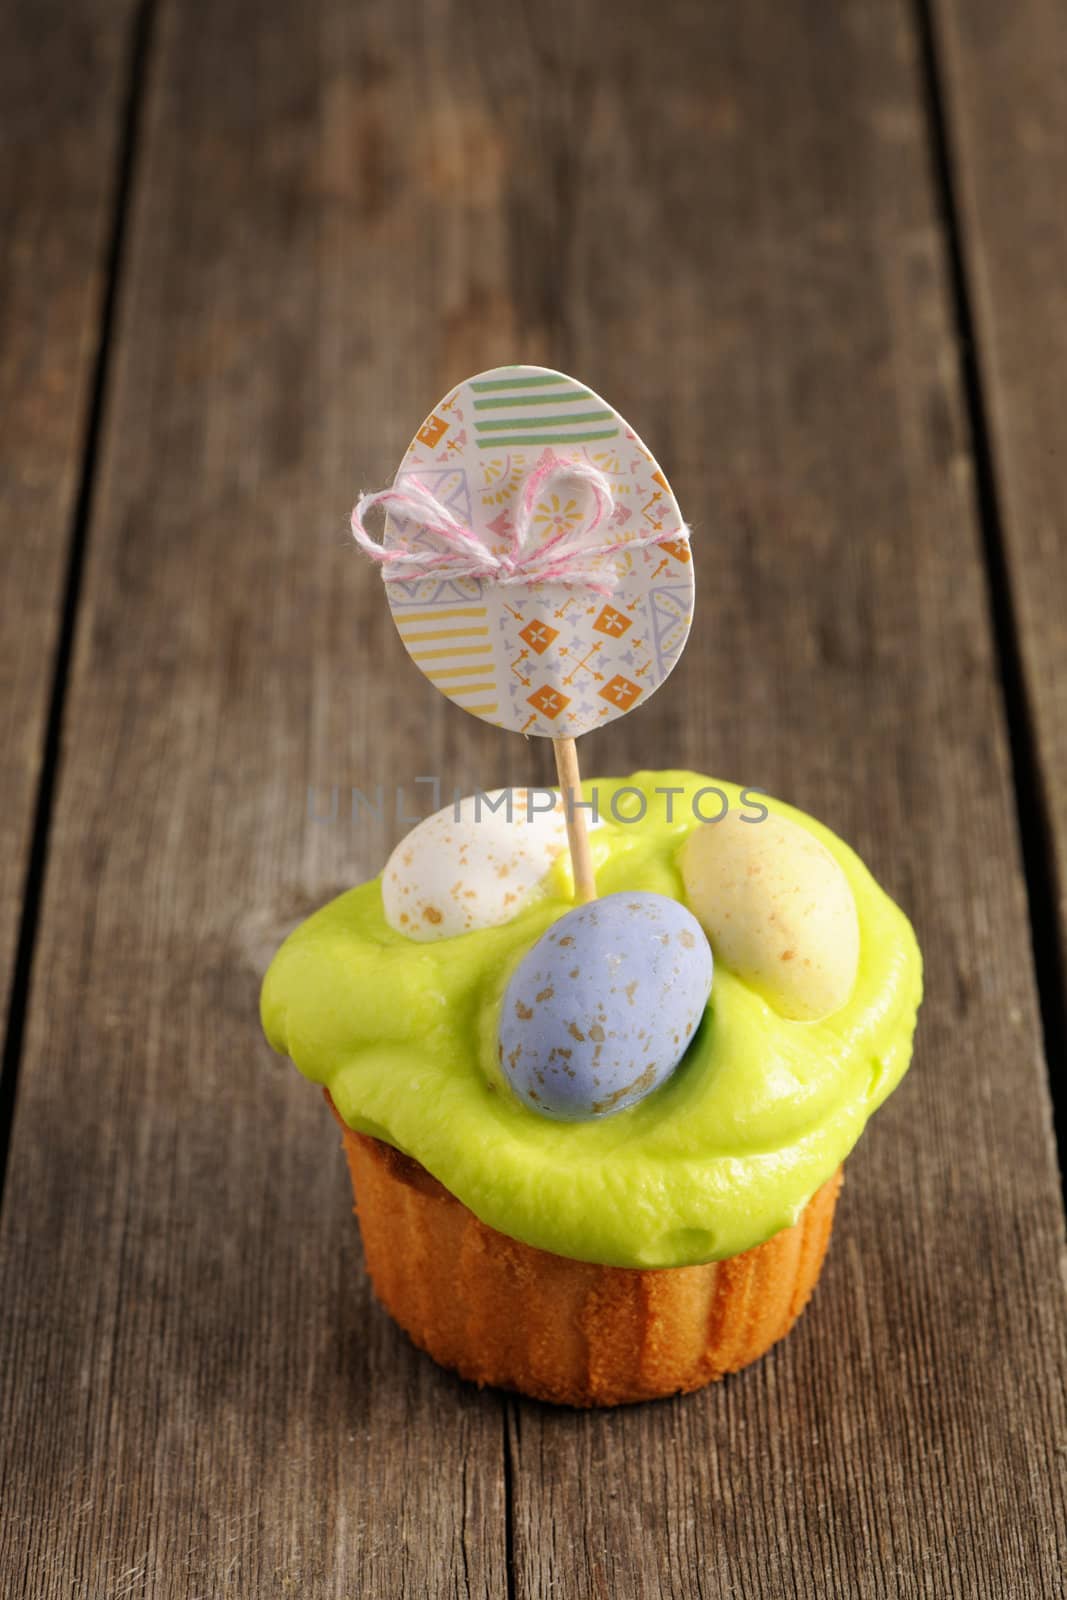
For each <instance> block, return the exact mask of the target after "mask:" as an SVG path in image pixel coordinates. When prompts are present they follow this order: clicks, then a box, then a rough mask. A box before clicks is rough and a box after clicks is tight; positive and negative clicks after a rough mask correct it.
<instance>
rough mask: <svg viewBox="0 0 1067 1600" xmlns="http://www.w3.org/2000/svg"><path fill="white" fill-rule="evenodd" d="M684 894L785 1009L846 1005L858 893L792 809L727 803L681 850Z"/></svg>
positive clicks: (762, 990) (734, 959)
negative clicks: (755, 809) (742, 808)
mask: <svg viewBox="0 0 1067 1600" xmlns="http://www.w3.org/2000/svg"><path fill="white" fill-rule="evenodd" d="M679 865H680V866H681V869H682V878H683V880H684V882H685V895H686V899H687V900H688V901H689V904H690V905H691V906H692V908H693V910H694V911H695V912H696V915H697V916H698V917H699V918H700V922H701V925H702V926H703V928H704V931H705V932H706V933H707V935H708V938H709V939H710V940H711V943H712V948H713V949H714V951H715V956H716V959H717V960H720V961H722V962H723V963H724V964H725V965H726V966H727V967H729V968H730V969H731V971H733V972H736V973H737V976H738V977H739V978H740V979H741V980H742V982H744V983H747V984H748V985H749V986H750V987H751V988H753V989H755V990H756V992H757V994H759V995H761V996H762V997H763V999H764V1000H766V1001H767V1002H768V1003H769V1004H770V1005H772V1006H773V1007H774V1009H775V1010H776V1011H778V1012H779V1013H780V1015H782V1016H783V1017H788V1018H790V1019H791V1020H793V1021H798V1022H818V1021H819V1020H820V1019H821V1018H823V1017H828V1016H831V1015H832V1014H833V1012H835V1011H838V1010H840V1008H841V1007H842V1006H843V1005H844V1004H845V1001H846V1000H847V999H848V997H849V995H850V994H851V993H852V990H853V987H854V985H855V982H856V972H857V969H858V967H859V954H860V931H859V921H858V919H857V916H856V901H855V898H854V896H853V893H852V888H851V885H850V884H849V881H848V879H847V878H846V876H845V873H844V870H843V868H842V867H841V866H840V865H839V864H838V862H837V861H835V859H834V857H833V856H832V855H831V854H830V852H829V850H828V849H827V848H826V846H825V845H824V844H823V843H822V842H821V841H820V840H819V839H816V837H815V835H814V834H812V833H809V832H808V830H807V828H802V827H801V826H800V824H799V823H797V822H793V821H792V820H791V819H790V818H789V817H780V816H776V815H775V814H774V813H773V812H772V813H771V814H770V815H769V816H767V817H765V818H764V819H763V821H762V822H752V821H745V819H744V816H743V815H742V814H741V813H739V812H734V811H731V812H729V813H728V814H727V815H726V816H725V817H723V819H722V821H721V822H708V823H705V824H703V826H701V827H699V828H694V830H693V832H692V833H691V834H690V835H689V838H688V839H687V840H686V842H685V844H684V845H683V846H682V850H681V853H680V855H679Z"/></svg>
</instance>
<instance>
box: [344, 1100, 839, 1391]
mask: <svg viewBox="0 0 1067 1600" xmlns="http://www.w3.org/2000/svg"><path fill="white" fill-rule="evenodd" d="M343 1131H344V1145H345V1154H346V1156H347V1159H348V1167H349V1171H350V1173H351V1175H352V1187H353V1190H354V1192H355V1197H356V1214H357V1216H358V1217H359V1226H360V1232H361V1234H362V1236H363V1249H364V1254H365V1256H366V1262H367V1270H368V1272H369V1273H370V1278H371V1282H372V1283H373V1285H374V1289H375V1292H376V1294H377V1296H378V1299H379V1300H380V1301H381V1303H382V1305H383V1306H384V1307H385V1309H386V1310H387V1311H388V1312H389V1314H390V1315H391V1316H392V1317H393V1318H394V1320H395V1321H396V1322H398V1323H399V1325H400V1326H401V1327H402V1328H403V1329H404V1331H405V1332H406V1333H407V1334H409V1335H410V1337H411V1338H412V1339H413V1340H414V1342H415V1344H417V1345H418V1346H419V1347H420V1348H421V1349H423V1350H425V1351H426V1352H427V1353H428V1354H429V1355H431V1356H433V1358H434V1360H435V1361H438V1362H440V1364H441V1365H442V1366H443V1367H450V1368H452V1369H453V1370H454V1371H456V1372H458V1373H460V1374H461V1375H462V1376H463V1377H464V1378H469V1379H471V1380H472V1381H473V1382H474V1383H478V1384H493V1385H494V1386H496V1387H498V1388H503V1389H517V1390H519V1391H520V1392H521V1393H522V1394H527V1395H530V1396H532V1397H533V1398H534V1399H538V1400H549V1401H552V1402H554V1403H556V1404H559V1405H571V1406H613V1405H624V1404H627V1403H629V1402H632V1401H638V1400H655V1399H659V1398H662V1397H663V1396H666V1395H672V1394H679V1393H686V1392H688V1391H690V1390H693V1389H700V1388H703V1386H704V1385H705V1384H707V1383H713V1382H714V1381H715V1380H716V1379H717V1378H722V1377H724V1376H725V1374H726V1373H728V1372H736V1371H738V1369H739V1368H741V1367H745V1366H747V1365H748V1364H749V1362H751V1361H756V1360H758V1359H759V1357H760V1356H762V1355H764V1354H765V1353H766V1351H768V1350H769V1349H770V1347H771V1345H772V1344H775V1343H776V1342H777V1341H778V1340H779V1339H781V1338H782V1337H783V1336H784V1335H785V1334H786V1333H788V1331H789V1329H790V1328H791V1327H792V1326H793V1323H794V1322H795V1321H796V1319H797V1317H798V1316H799V1315H800V1313H801V1311H802V1310H803V1309H804V1306H805V1305H806V1304H807V1301H808V1299H809V1297H810V1295H811V1292H812V1290H813V1289H814V1287H815V1284H816V1282H817V1281H818V1277H819V1272H820V1270H821V1268H822V1264H823V1259H824V1257H825V1255H826V1249H827V1246H828V1244H829V1242H830V1232H831V1229H832V1227H833V1219H834V1207H835V1205H836V1203H837V1196H838V1191H839V1190H840V1188H841V1177H842V1175H841V1171H840V1169H838V1171H837V1172H836V1173H835V1174H834V1176H833V1177H832V1178H831V1179H830V1180H829V1181H828V1182H827V1183H825V1184H824V1185H823V1187H822V1188H821V1189H819V1190H818V1191H817V1192H816V1194H814V1195H813V1196H812V1198H811V1200H810V1201H809V1202H808V1205H807V1206H806V1207H805V1209H804V1211H803V1212H802V1213H801V1215H800V1217H799V1219H798V1220H797V1222H796V1223H795V1225H794V1226H793V1227H791V1228H786V1229H784V1230H783V1231H782V1232H781V1233H777V1234H775V1235H774V1237H773V1238H772V1239H768V1240H767V1241H766V1243H765V1244H761V1245H756V1246H755V1248H754V1249H752V1250H746V1251H744V1252H743V1253H742V1254H741V1255H739V1256H732V1257H730V1258H729V1259H728V1260H726V1261H714V1262H710V1263H709V1264H708V1265H706V1266H697V1267H668V1268H664V1269H657V1270H648V1271H646V1270H642V1269H639V1268H631V1267H604V1266H596V1265H593V1264H591V1263H589V1262H585V1261H571V1260H568V1259H567V1258H565V1257H563V1256H557V1255H552V1254H550V1253H549V1252H548V1251H546V1250H538V1249H536V1248H535V1247H534V1246H533V1245H528V1244H521V1243H519V1241H518V1240H515V1239H509V1238H508V1237H507V1236H506V1235H505V1234H502V1233H498V1232H497V1231H496V1229H495V1228H490V1227H488V1226H487V1225H486V1224H485V1223H484V1222H480V1221H479V1220H478V1218H477V1217H476V1216H475V1215H474V1213H473V1212H472V1211H470V1210H468V1208H467V1207H466V1206H465V1205H463V1204H462V1202H461V1201H459V1200H457V1199H456V1198H455V1196H454V1195H452V1194H449V1192H448V1190H447V1189H445V1188H444V1187H443V1186H442V1185H441V1184H440V1183H438V1181H437V1179H436V1178H433V1177H431V1176H430V1174H429V1173H428V1172H427V1171H426V1170H425V1168H423V1167H421V1166H420V1165H419V1164H418V1162H416V1161H413V1160H411V1159H410V1157H408V1156H405V1155H401V1154H400V1152H399V1151H397V1150H394V1149H392V1148H391V1146H389V1145H386V1144H383V1143H382V1142H381V1141H380V1140H378V1139H372V1138H368V1137H367V1136H366V1135H364V1134H359V1133H354V1132H353V1131H352V1130H351V1129H350V1128H347V1127H346V1128H344V1130H343Z"/></svg>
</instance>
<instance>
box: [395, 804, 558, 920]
mask: <svg viewBox="0 0 1067 1600" xmlns="http://www.w3.org/2000/svg"><path fill="white" fill-rule="evenodd" d="M508 795H510V814H509V807H508V803H507V798H506V797H507V796H508ZM502 797H503V798H502ZM547 800H548V795H547V792H546V791H544V790H539V791H536V792H535V797H534V806H533V810H532V811H531V809H530V795H529V791H528V790H526V789H512V790H505V789H494V790H492V791H491V792H490V793H489V794H487V795H486V794H478V795H468V796H467V797H466V799H464V800H460V801H459V802H458V804H454V805H447V806H445V807H443V809H442V810H440V811H436V812H434V814H433V816H432V817H426V818H425V820H424V821H422V822H420V823H419V825H418V827H417V828H413V829H412V831H411V832H410V833H409V834H408V835H407V838H405V839H402V840H401V842H400V843H399V844H398V845H397V847H396V849H395V850H394V851H393V853H392V855H391V856H390V857H389V860H388V861H387V863H386V866H385V871H384V873H383V874H382V902H383V905H384V909H385V920H386V921H387V922H388V924H389V926H390V927H391V928H395V929H396V931H397V932H398V933H406V934H407V935H408V937H409V938H411V939H418V940H421V941H424V942H425V941H429V940H431V939H451V938H453V937H454V936H455V935H456V934H457V933H470V932H472V931H473V930H474V929H475V928H494V927H496V926H497V925H498V924H499V923H502V922H507V921H508V920H509V919H510V918H511V917H513V916H515V915H516V914H517V913H518V912H519V911H520V910H521V909H522V907H523V906H524V905H525V904H526V903H527V902H528V901H529V899H530V898H531V896H532V895H533V894H534V892H535V890H536V889H537V886H538V884H539V883H540V882H541V880H542V878H543V877H544V876H545V874H546V873H547V872H548V870H549V868H550V867H551V866H552V863H553V861H554V860H555V859H556V857H557V856H558V855H559V854H560V852H561V851H562V850H565V849H566V848H567V825H566V821H565V818H564V814H563V807H562V805H561V804H560V803H559V801H558V800H557V802H556V807H555V809H554V810H553V811H548V810H542V809H541V807H544V806H547ZM497 802H500V805H499V809H498V810H493V809H491V806H492V805H494V804H496V803H497Z"/></svg>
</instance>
